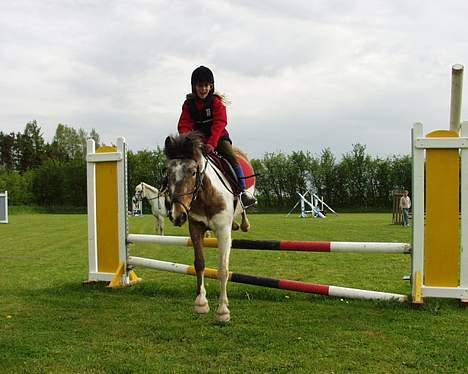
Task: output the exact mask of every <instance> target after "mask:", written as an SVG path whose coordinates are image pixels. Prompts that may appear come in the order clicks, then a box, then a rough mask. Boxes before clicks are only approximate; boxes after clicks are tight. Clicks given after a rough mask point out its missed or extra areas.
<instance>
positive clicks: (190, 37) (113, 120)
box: [0, 0, 468, 158]
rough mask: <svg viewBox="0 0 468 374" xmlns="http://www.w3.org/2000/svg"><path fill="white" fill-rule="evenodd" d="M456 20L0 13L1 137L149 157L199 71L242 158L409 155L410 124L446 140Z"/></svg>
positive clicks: (446, 14) (460, 22)
mask: <svg viewBox="0 0 468 374" xmlns="http://www.w3.org/2000/svg"><path fill="white" fill-rule="evenodd" d="M467 14H468V2H467V1H466V0H447V1H443V2H442V1H435V0H434V1H430V0H420V1H412V0H388V1H379V0H361V1H353V0H322V1H316V0H288V1H284V0H264V1H248V0H232V1H228V0H206V1H201V0H190V1H181V0H168V1H164V0H151V1H149V0H148V1H137V0H136V1H121V0H120V1H119V0H112V1H110V0H101V1H96V0H87V1H84V0H83V1H80V0H75V1H72V0H57V1H48V0H41V1H39V0H37V1H36V0H30V1H22V0H15V1H9V0H0V72H1V74H0V99H1V105H0V130H2V131H4V132H19V131H22V130H23V129H24V126H25V124H26V123H27V122H29V121H32V120H36V121H37V122H38V124H39V126H40V127H41V129H42V131H43V134H44V138H45V139H46V140H47V141H50V140H51V139H52V137H53V135H54V133H55V129H56V127H57V125H58V124H59V123H63V124H66V125H68V126H72V127H74V128H75V129H78V128H83V129H85V130H86V131H88V132H89V131H91V129H96V131H97V132H98V133H99V135H100V136H101V140H102V141H103V142H105V143H107V144H110V143H115V141H116V138H117V137H119V136H124V137H125V138H126V139H127V142H128V145H129V148H130V149H131V150H133V151H138V150H143V149H149V150H152V149H155V148H156V147H158V146H159V147H162V146H163V144H164V139H165V138H166V136H167V135H169V134H174V133H176V131H177V122H178V119H179V116H180V111H181V106H182V103H183V101H184V98H185V95H186V94H187V93H188V92H190V75H191V72H192V71H193V70H194V69H195V68H196V67H197V66H200V65H205V66H208V67H209V68H211V69H212V70H213V72H214V76H215V87H216V90H217V91H219V92H222V93H224V94H226V95H227V97H228V98H229V101H230V104H229V105H228V107H227V112H228V130H229V132H230V134H231V138H232V139H233V142H234V144H235V145H236V146H238V147H239V148H241V149H243V150H244V151H245V152H246V153H247V154H248V155H249V156H250V157H255V158H260V157H262V156H263V155H264V154H265V153H270V152H284V153H290V152H292V151H298V150H302V151H309V152H311V153H312V154H315V155H320V153H321V151H322V150H323V149H325V148H330V149H331V150H332V152H333V153H335V154H336V155H340V154H343V153H346V152H350V151H351V149H352V146H353V144H357V143H360V144H363V145H366V149H367V151H368V153H370V154H371V155H373V156H376V157H387V156H391V155H405V154H410V152H411V149H410V147H411V145H410V136H411V135H410V133H411V127H412V125H413V123H414V122H418V121H419V122H422V123H423V124H424V128H425V130H427V131H431V130H434V129H448V127H449V118H450V90H451V67H452V65H454V64H464V65H465V66H467V68H468V33H467V32H466V15H467ZM467 106H468V104H467V103H466V100H465V102H464V103H463V106H462V111H461V112H462V120H463V118H466V119H467V120H468V118H467V117H463V116H464V115H466V114H467Z"/></svg>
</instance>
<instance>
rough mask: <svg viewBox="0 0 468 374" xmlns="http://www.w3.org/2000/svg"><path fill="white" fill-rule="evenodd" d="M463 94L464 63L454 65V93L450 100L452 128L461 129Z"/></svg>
mask: <svg viewBox="0 0 468 374" xmlns="http://www.w3.org/2000/svg"><path fill="white" fill-rule="evenodd" d="M462 94H463V65H461V64H455V65H453V66H452V94H451V102H450V130H452V131H456V132H459V131H460V113H461V105H462Z"/></svg>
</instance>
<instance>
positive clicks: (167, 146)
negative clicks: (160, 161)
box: [164, 136, 175, 158]
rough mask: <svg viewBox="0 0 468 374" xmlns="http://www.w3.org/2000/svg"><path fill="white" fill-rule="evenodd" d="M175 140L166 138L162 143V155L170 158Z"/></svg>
mask: <svg viewBox="0 0 468 374" xmlns="http://www.w3.org/2000/svg"><path fill="white" fill-rule="evenodd" d="M174 143H175V140H174V138H173V137H172V136H168V137H167V138H166V140H165V141H164V154H165V155H166V156H167V157H168V158H171V157H170V156H171V155H172V153H173V152H172V149H173V146H174Z"/></svg>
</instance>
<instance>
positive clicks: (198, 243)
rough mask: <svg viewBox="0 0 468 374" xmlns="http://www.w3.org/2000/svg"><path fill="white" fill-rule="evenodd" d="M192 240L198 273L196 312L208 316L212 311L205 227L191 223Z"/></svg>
mask: <svg viewBox="0 0 468 374" xmlns="http://www.w3.org/2000/svg"><path fill="white" fill-rule="evenodd" d="M189 231H190V238H191V239H192V243H193V249H194V253H195V263H194V265H195V272H196V273H197V297H196V299H195V312H197V313H198V314H206V313H208V312H209V311H210V307H209V305H208V299H207V298H206V290H205V277H204V273H205V257H204V255H203V236H204V234H205V226H204V225H203V224H201V223H198V222H194V221H192V220H190V221H189Z"/></svg>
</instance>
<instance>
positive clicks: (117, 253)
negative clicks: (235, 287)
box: [88, 138, 410, 301]
mask: <svg viewBox="0 0 468 374" xmlns="http://www.w3.org/2000/svg"><path fill="white" fill-rule="evenodd" d="M125 152H126V144H125V140H124V139H123V138H119V139H118V141H117V149H107V148H105V149H103V150H100V149H99V150H97V151H95V150H94V142H93V141H92V140H90V141H89V142H88V198H89V204H88V214H89V225H88V229H89V274H88V279H89V280H90V281H107V282H111V281H113V282H112V286H115V287H119V286H124V285H128V284H133V283H136V282H138V281H139V278H138V277H137V276H136V275H135V273H134V272H132V271H128V270H127V268H128V265H132V266H148V267H151V268H156V269H159V270H169V269H172V270H174V269H179V270H177V272H182V270H180V269H192V267H190V266H188V265H182V264H173V263H164V262H161V261H158V260H151V259H143V260H141V259H139V260H137V259H136V258H135V257H131V256H129V254H128V244H130V243H137V242H139V243H142V242H145V243H148V242H151V243H158V244H171V245H183V246H192V241H191V239H190V238H188V237H172V236H171V237H168V236H156V235H142V234H127V227H128V226H127V217H126V215H124V214H119V213H115V215H116V217H114V218H115V219H113V220H112V219H111V220H109V219H108V217H107V219H105V218H104V215H103V214H102V212H103V211H106V210H107V208H106V207H104V206H102V205H101V203H99V202H100V201H101V200H102V199H103V196H102V195H103V194H104V193H103V191H104V190H106V189H109V190H108V191H107V193H106V194H104V195H105V197H107V198H109V197H111V198H112V199H110V200H108V201H107V203H108V204H112V205H113V206H114V207H119V206H124V205H125V203H126V201H127V197H126V184H125V178H124V176H125V175H126V158H125ZM104 161H106V162H104ZM109 161H112V162H109ZM110 166H112V168H113V169H115V170H113V171H112V172H110V171H108V170H107V169H104V168H103V167H105V168H109V167H110ZM101 168H102V169H103V170H101ZM103 172H104V173H106V177H105V178H101V177H100V176H99V174H102V173H103ZM98 183H101V184H105V185H103V186H101V185H99V186H98V185H97V184H98ZM111 201H113V202H111ZM117 201H119V203H117ZM122 209H123V210H122V211H124V212H125V207H123V208H122ZM114 210H115V211H116V209H114ZM117 216H118V219H117ZM98 235H100V236H101V240H99V238H98ZM104 238H105V239H104ZM231 244H232V247H233V248H234V249H237V248H239V249H240V248H242V249H263V250H283V251H285V250H294V251H310V252H365V253H371V252H374V253H409V251H410V246H409V244H406V243H356V242H301V241H267V240H263V241H261V240H238V239H234V240H232V241H231ZM203 245H204V246H206V247H217V245H218V241H217V239H214V238H205V239H203ZM169 271H170V270H169ZM183 273H185V274H194V270H193V269H192V270H187V271H185V270H184V271H183ZM213 274H215V273H214V270H212V269H205V275H206V276H207V277H213V276H214V275H213ZM216 274H217V273H216ZM216 276H217V275H216ZM227 280H229V281H231V282H238V283H246V284H255V285H258V286H264V287H273V288H281V289H289V290H294V291H298V292H308V293H318V294H322V295H323V294H325V295H329V296H339V297H353V298H365V299H378V300H390V299H395V300H398V301H404V300H406V296H405V295H398V294H392V293H386V292H377V291H368V290H360V289H350V288H345V287H337V286H330V285H315V284H311V283H304V282H295V281H291V280H286V279H282V280H274V279H273V280H272V279H270V278H262V277H258V276H252V275H245V274H238V273H232V272H228V274H227Z"/></svg>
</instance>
